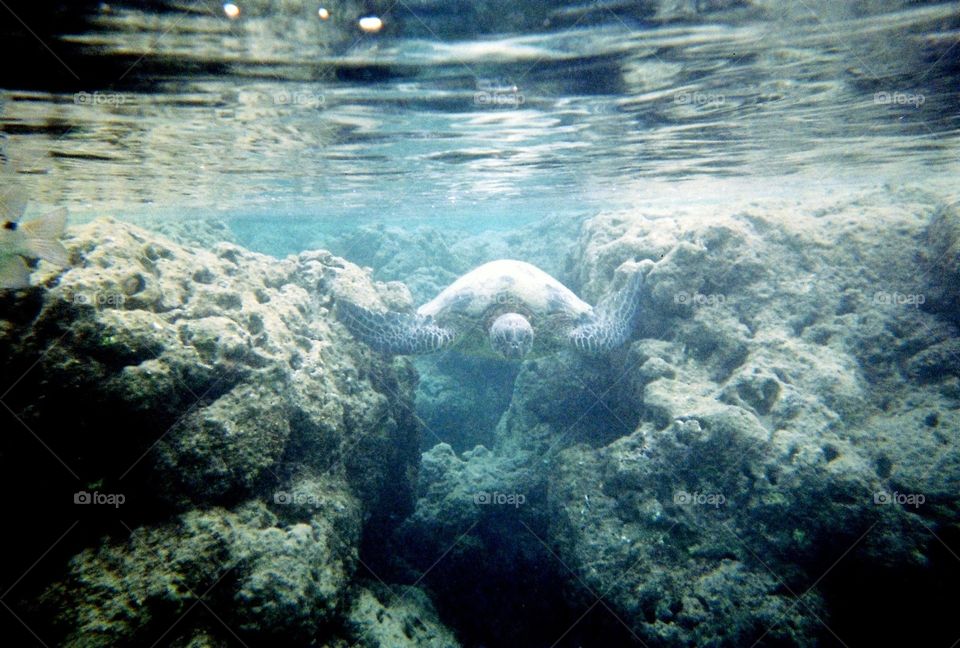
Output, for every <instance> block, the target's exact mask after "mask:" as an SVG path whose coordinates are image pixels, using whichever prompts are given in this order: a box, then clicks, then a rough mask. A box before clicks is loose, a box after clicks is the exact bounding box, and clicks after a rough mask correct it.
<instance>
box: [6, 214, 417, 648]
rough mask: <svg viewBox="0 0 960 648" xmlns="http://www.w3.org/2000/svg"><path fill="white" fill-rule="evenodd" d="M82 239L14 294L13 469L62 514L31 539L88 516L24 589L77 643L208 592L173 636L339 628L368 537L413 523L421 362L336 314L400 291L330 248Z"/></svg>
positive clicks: (123, 229)
mask: <svg viewBox="0 0 960 648" xmlns="http://www.w3.org/2000/svg"><path fill="white" fill-rule="evenodd" d="M64 244H65V245H66V247H67V249H68V250H69V252H70V257H71V258H70V261H71V265H70V267H68V268H66V269H53V268H49V267H47V266H45V265H43V264H41V266H40V268H39V269H38V271H37V272H36V273H35V274H34V282H35V284H37V285H36V286H35V287H34V288H31V289H28V290H24V291H15V292H9V291H8V292H5V293H3V294H2V296H0V361H2V363H3V365H4V367H5V373H4V376H5V378H9V380H5V383H6V384H5V385H4V387H3V389H4V391H5V393H4V397H3V398H4V404H5V405H6V406H7V408H8V411H7V412H6V413H5V415H7V416H8V424H5V427H6V428H7V429H8V430H9V431H10V434H4V435H3V439H2V442H0V443H2V447H0V479H2V480H3V484H4V486H5V487H6V488H18V487H19V485H22V484H24V483H28V482H34V483H36V484H37V485H36V488H35V489H34V500H33V502H34V504H28V503H26V502H24V503H22V504H19V505H17V506H16V507H15V510H14V511H13V512H12V514H13V515H18V516H28V515H29V510H28V508H29V506H34V505H35V504H36V502H41V503H44V504H46V506H47V509H46V510H47V511H48V514H47V515H45V516H44V517H43V518H42V519H39V520H38V521H37V523H36V524H34V525H33V526H31V528H30V529H29V530H27V531H25V532H24V533H22V534H19V535H18V537H17V538H16V539H14V540H13V543H14V544H15V545H17V547H18V548H19V550H21V551H24V550H28V549H29V548H30V547H31V546H32V545H34V544H36V543H38V542H43V543H48V542H49V538H50V537H51V536H53V537H56V535H54V534H61V533H63V530H64V529H65V528H69V529H70V531H69V532H68V533H67V534H65V535H64V537H63V541H62V542H60V543H58V544H57V545H55V548H54V549H55V550H54V551H53V553H52V554H51V555H50V556H49V557H48V560H47V569H46V570H37V571H36V572H33V573H32V574H31V577H32V578H30V579H24V580H23V581H22V582H18V586H17V588H16V589H14V590H13V591H12V592H11V599H12V600H18V601H20V603H19V604H18V606H19V608H20V611H21V612H22V613H23V614H24V618H26V619H28V621H27V622H28V623H30V624H31V625H32V624H34V623H39V624H41V625H42V626H44V627H45V626H46V625H47V622H46V620H47V619H49V618H51V617H53V618H55V620H56V623H55V624H53V626H52V627H53V628H54V630H55V632H56V633H57V643H62V644H63V645H75V646H96V645H127V644H137V643H143V642H145V641H146V642H147V643H150V642H152V641H155V640H161V639H163V637H164V636H165V635H164V634H163V633H164V631H166V630H167V628H169V627H170V626H171V625H172V624H174V622H175V621H177V619H178V618H180V617H181V616H182V615H183V614H185V613H186V612H187V611H189V610H190V609H193V608H196V607H200V608H202V609H203V610H204V613H203V614H199V615H192V616H188V617H187V618H188V619H189V620H188V621H185V622H184V623H183V624H180V625H178V626H177V628H176V629H175V630H174V631H173V634H172V635H171V636H176V637H180V638H181V639H183V640H184V641H187V639H184V638H185V637H191V636H193V635H196V634H197V633H200V634H204V633H206V634H210V633H212V636H214V637H226V638H227V639H229V638H230V635H231V633H233V632H236V633H238V634H239V635H241V636H244V637H248V638H251V637H253V638H256V637H273V638H274V639H275V640H287V641H293V642H295V643H302V644H303V645H307V644H308V643H311V642H314V641H317V640H318V638H319V637H323V636H333V634H335V632H336V628H338V627H341V625H340V624H341V622H342V619H343V615H345V614H346V613H347V611H348V610H349V609H350V607H351V605H352V602H351V600H352V599H351V597H352V595H353V594H352V590H351V587H350V582H351V579H352V576H353V572H354V566H355V563H356V560H357V556H358V552H359V551H360V550H361V549H360V547H361V537H362V534H366V535H368V536H371V537H376V536H377V535H378V534H384V533H386V532H387V531H388V530H389V529H390V528H392V526H395V525H397V524H398V523H399V521H400V520H401V519H402V518H403V517H404V515H405V513H406V512H407V511H409V510H410V509H411V508H412V503H413V499H412V498H413V493H414V488H415V483H416V472H417V464H418V458H419V450H418V449H419V427H418V425H417V423H416V420H415V418H414V416H413V413H412V412H413V409H412V408H413V393H414V389H415V385H416V374H415V372H414V371H413V369H412V367H411V366H410V365H409V364H408V363H407V362H405V361H399V360H398V361H395V362H391V361H390V360H388V359H384V358H382V357H379V356H375V355H373V354H371V353H370V352H369V350H367V349H366V348H364V347H362V346H361V345H359V344H357V343H356V342H354V340H353V338H352V337H351V336H350V335H349V334H348V333H347V332H346V331H345V330H344V329H342V327H341V326H340V325H339V324H338V323H337V322H336V321H335V320H334V319H333V318H332V317H331V316H330V308H331V307H332V304H333V301H334V299H335V298H336V296H337V295H339V294H346V295H349V296H351V297H352V298H354V299H356V298H357V293H358V291H363V292H366V293H368V297H369V298H371V299H380V297H379V296H378V293H377V290H378V289H377V288H376V287H375V286H374V285H373V284H372V282H371V281H370V278H369V276H368V275H367V274H365V273H364V272H362V271H361V270H360V269H359V268H357V267H356V266H352V265H350V264H349V263H347V262H345V261H343V260H342V259H338V258H336V257H334V256H332V255H330V254H329V253H326V252H311V253H303V254H301V255H299V256H296V257H288V258H287V259H283V260H278V259H274V258H271V257H267V256H263V255H259V254H254V253H251V252H249V251H247V250H244V249H243V248H241V247H238V246H237V245H234V244H232V243H217V244H212V245H208V246H206V248H205V249H200V248H193V247H187V246H184V245H180V244H178V243H175V242H173V241H171V240H169V239H167V238H164V237H163V236H160V235H157V234H155V233H151V232H148V231H146V230H143V229H140V228H137V227H134V226H132V225H129V224H123V223H119V222H116V221H111V220H98V221H94V222H91V223H89V224H87V225H83V226H81V227H77V228H74V229H72V230H71V231H70V232H69V235H68V236H67V237H66V239H65V240H64ZM379 289H380V290H381V293H382V294H383V299H385V300H386V301H387V302H388V303H396V302H403V301H404V300H406V302H407V303H408V302H409V293H407V294H406V295H403V294H397V293H396V291H392V290H390V288H389V287H384V286H381V287H380V288H379ZM37 475H43V476H44V478H43V479H42V480H39V481H38V480H36V479H35V477H36V476H37ZM105 503H109V504H112V506H107V505H105ZM21 509H22V510H21ZM33 517H35V516H33ZM77 518H80V522H79V523H77V524H74V525H73V526H72V527H71V526H70V522H71V521H74V520H76V519H77ZM31 554H32V552H31ZM57 565H61V567H60V568H57V567H56V566H57ZM8 571H9V572H10V573H9V574H7V572H8ZM15 571H16V569H15V566H13V565H9V566H8V567H7V568H5V570H4V573H5V575H9V576H10V579H9V580H8V581H7V582H13V581H14V579H15V578H16V577H17V576H18V574H16V573H13V572H15ZM41 571H43V573H40V572H41ZM41 600H42V601H43V603H42V604H38V603H37V601H41ZM51 610H53V611H52V612H51ZM194 616H196V617H197V618H194ZM218 618H220V619H223V620H224V622H225V624H226V626H227V627H226V628H225V627H224V625H223V624H220V623H217V621H216V619H218ZM211 620H213V622H212V624H210V623H209V622H210V621H211ZM197 636H199V635H197ZM168 638H169V637H168ZM163 640H164V641H166V639H163ZM177 641H180V639H177Z"/></svg>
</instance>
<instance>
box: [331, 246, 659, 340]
mask: <svg viewBox="0 0 960 648" xmlns="http://www.w3.org/2000/svg"><path fill="white" fill-rule="evenodd" d="M646 263H647V264H650V262H649V261H648V262H646ZM651 265H652V264H651ZM648 269H649V266H647V265H644V264H640V263H636V262H627V263H625V264H623V266H621V268H620V269H619V271H620V272H619V274H621V275H622V274H625V275H626V277H625V278H624V280H623V281H622V283H623V285H622V286H621V287H620V288H619V289H617V290H614V291H611V292H610V293H609V294H608V295H607V296H606V297H604V298H603V299H602V300H601V301H600V302H599V303H598V304H597V306H596V307H593V306H591V305H590V304H588V303H586V302H585V301H583V300H581V299H580V298H579V297H577V296H576V295H575V294H573V292H572V291H571V290H570V289H569V288H567V287H566V286H564V285H563V284H561V283H560V282H559V281H557V280H556V279H554V278H553V277H551V276H550V275H548V274H547V273H546V272H544V271H543V270H541V269H540V268H538V267H536V266H534V265H531V264H529V263H526V262H524V261H515V260H512V259H501V260H499V261H491V262H489V263H485V264H483V265H481V266H480V267H478V268H475V269H473V270H471V271H470V272H468V273H466V274H465V275H463V276H462V277H460V278H459V279H457V280H456V281H454V282H453V283H452V284H450V285H449V286H448V287H447V288H445V289H444V290H443V291H441V292H440V294H439V295H437V296H436V297H434V298H433V299H431V300H430V301H428V302H427V303H426V304H424V305H423V306H421V307H420V308H418V309H417V310H416V312H415V313H398V312H385V313H379V312H374V311H371V310H368V309H366V308H363V307H361V306H358V305H357V304H353V303H351V302H349V301H346V300H340V301H339V302H338V304H337V313H338V317H339V319H340V320H341V321H342V322H343V323H344V324H345V325H346V327H347V328H348V329H349V330H350V332H351V333H353V335H354V336H355V337H356V338H358V339H360V340H362V341H363V342H365V343H367V344H368V345H369V346H371V347H373V348H374V349H376V350H378V351H381V352H383V353H388V354H401V355H406V354H423V353H430V352H432V351H437V350H440V349H444V348H447V347H450V346H451V345H453V344H454V343H456V344H457V347H458V349H462V350H464V351H472V352H479V353H484V352H488V353H489V349H490V348H492V349H493V350H494V351H496V352H497V353H499V354H500V355H502V356H504V357H506V358H510V359H519V358H523V357H524V356H526V355H527V354H529V353H531V352H534V354H535V355H542V354H544V353H549V352H551V351H554V350H557V349H559V348H564V347H567V348H573V349H576V350H578V351H581V352H583V353H588V354H602V353H606V352H609V351H611V350H613V349H616V348H617V347H619V346H621V345H622V344H623V343H624V342H626V341H627V340H628V339H629V337H630V335H631V334H632V333H633V329H634V326H635V324H636V320H637V315H638V313H639V302H640V289H641V287H642V285H643V277H644V275H645V274H646V272H645V270H648Z"/></svg>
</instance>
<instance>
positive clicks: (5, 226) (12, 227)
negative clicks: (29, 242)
mask: <svg viewBox="0 0 960 648" xmlns="http://www.w3.org/2000/svg"><path fill="white" fill-rule="evenodd" d="M3 229H5V230H10V231H11V232H15V231H16V229H17V222H16V221H7V222H6V223H4V224H3Z"/></svg>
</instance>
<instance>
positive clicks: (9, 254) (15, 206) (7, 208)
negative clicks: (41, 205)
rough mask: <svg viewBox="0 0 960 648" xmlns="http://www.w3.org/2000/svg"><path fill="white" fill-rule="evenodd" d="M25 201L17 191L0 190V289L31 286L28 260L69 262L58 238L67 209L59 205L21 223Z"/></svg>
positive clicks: (65, 223) (65, 219)
mask: <svg viewBox="0 0 960 648" xmlns="http://www.w3.org/2000/svg"><path fill="white" fill-rule="evenodd" d="M4 191H5V192H6V193H3V192H4ZM26 204H27V201H26V199H25V198H24V196H23V194H21V193H20V192H19V191H17V190H10V189H9V188H4V189H0V223H2V224H0V289H5V288H26V287H28V286H29V285H30V267H29V266H28V265H27V261H28V260H32V259H44V260H45V261H49V262H50V263H54V264H56V265H59V266H66V265H68V263H69V261H68V255H67V250H66V248H64V247H63V244H62V243H60V240H59V239H60V237H61V236H63V230H64V228H65V227H66V225H67V210H66V209H64V208H63V207H60V208H59V209H55V210H53V211H52V212H50V213H49V214H47V215H45V216H41V217H40V218H35V219H33V220H31V221H27V222H25V223H21V222H20V218H22V217H23V211H24V209H25V207H26Z"/></svg>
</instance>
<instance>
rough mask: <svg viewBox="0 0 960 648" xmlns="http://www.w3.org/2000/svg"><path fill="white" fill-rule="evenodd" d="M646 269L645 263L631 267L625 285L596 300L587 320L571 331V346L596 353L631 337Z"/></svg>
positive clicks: (637, 315)
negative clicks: (632, 268)
mask: <svg viewBox="0 0 960 648" xmlns="http://www.w3.org/2000/svg"><path fill="white" fill-rule="evenodd" d="M651 265H652V264H651ZM648 269H649V268H648V267H646V266H645V267H643V268H642V269H640V268H638V269H636V270H634V271H632V272H631V273H630V275H629V276H628V277H627V281H626V285H624V286H623V287H622V288H621V289H620V290H616V291H614V292H612V293H610V294H609V295H607V296H606V297H604V298H603V299H602V300H601V301H600V303H599V304H597V306H596V308H594V309H593V316H592V317H591V318H590V320H589V321H587V322H585V323H583V324H580V325H579V326H577V327H575V328H573V329H572V330H571V331H570V333H569V340H570V344H571V345H572V346H573V348H575V349H577V350H578V351H580V352H581V353H587V354H591V355H598V354H603V353H609V352H610V351H613V350H614V349H616V348H618V347H620V346H622V345H623V344H624V343H625V342H626V341H627V340H629V339H630V336H631V335H633V330H634V328H636V325H637V319H638V317H639V315H640V292H641V289H642V288H643V280H644V276H645V275H646V272H645V270H648Z"/></svg>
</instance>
